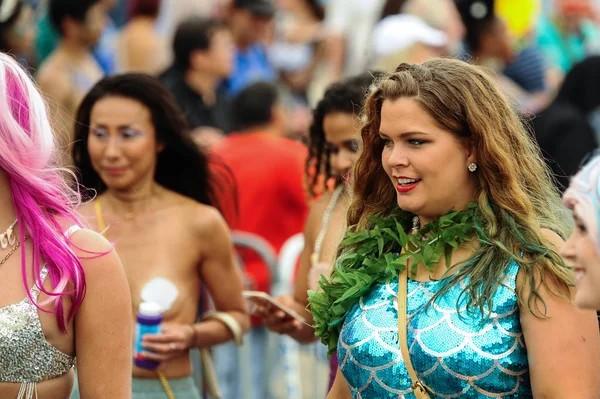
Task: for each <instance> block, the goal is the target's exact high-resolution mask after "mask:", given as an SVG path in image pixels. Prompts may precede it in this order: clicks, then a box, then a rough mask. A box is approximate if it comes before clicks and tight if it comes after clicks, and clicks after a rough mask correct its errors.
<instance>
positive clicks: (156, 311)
mask: <svg viewBox="0 0 600 399" xmlns="http://www.w3.org/2000/svg"><path fill="white" fill-rule="evenodd" d="M138 312H140V313H141V314H143V315H144V316H160V315H161V314H162V313H163V308H162V306H160V305H159V304H158V303H154V302H142V303H140V307H139V308H138Z"/></svg>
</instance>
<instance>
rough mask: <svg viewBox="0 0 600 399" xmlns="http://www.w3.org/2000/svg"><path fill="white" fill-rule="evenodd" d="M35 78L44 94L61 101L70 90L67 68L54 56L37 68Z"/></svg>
mask: <svg viewBox="0 0 600 399" xmlns="http://www.w3.org/2000/svg"><path fill="white" fill-rule="evenodd" d="M35 80H36V82H37V84H38V86H39V88H40V90H41V91H42V93H43V94H44V95H46V96H50V97H51V98H52V99H53V100H55V101H61V100H62V99H63V97H65V96H66V95H67V94H68V93H69V91H70V87H71V85H70V82H69V75H68V69H67V68H66V67H65V66H64V65H62V63H61V62H60V60H59V59H57V58H56V57H52V56H51V58H49V59H48V60H47V61H46V62H45V63H44V64H43V65H42V66H41V67H40V69H39V70H38V73H37V74H36V76H35Z"/></svg>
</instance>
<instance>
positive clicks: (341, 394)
mask: <svg viewBox="0 0 600 399" xmlns="http://www.w3.org/2000/svg"><path fill="white" fill-rule="evenodd" d="M334 356H335V355H334ZM327 399H352V393H350V388H349V387H348V383H347V382H346V379H345V378H344V376H343V375H342V371H341V370H340V368H339V367H338V369H337V373H336V374H335V380H334V381H333V386H332V387H331V390H330V391H329V394H328V395H327Z"/></svg>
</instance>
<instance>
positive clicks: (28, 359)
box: [0, 267, 75, 383]
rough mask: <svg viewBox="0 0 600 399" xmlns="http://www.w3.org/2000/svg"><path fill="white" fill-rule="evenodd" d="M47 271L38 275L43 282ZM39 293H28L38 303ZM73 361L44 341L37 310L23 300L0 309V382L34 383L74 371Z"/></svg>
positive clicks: (33, 290)
mask: <svg viewBox="0 0 600 399" xmlns="http://www.w3.org/2000/svg"><path fill="white" fill-rule="evenodd" d="M47 274H48V269H46V267H44V268H43V269H42V271H41V273H40V277H41V280H42V281H44V279H45V278H46V276H47ZM39 293H40V291H39V289H38V288H36V287H33V288H32V289H31V296H32V298H33V299H34V300H37V297H38V295H39ZM74 364H75V358H74V357H72V356H69V355H67V354H66V353H63V352H61V351H60V350H58V349H57V348H55V347H54V346H52V345H50V344H49V343H48V342H47V341H46V337H45V336H44V331H43V330H42V324H41V323H40V318H39V315H38V309H37V307H36V306H35V305H34V304H33V302H31V300H30V299H29V297H26V298H25V299H23V300H22V301H20V302H17V303H14V304H12V305H8V306H5V307H3V308H2V309H0V382H15V383H19V382H20V383H37V382H40V381H43V380H48V379H51V378H55V377H59V376H61V375H63V374H65V373H67V372H68V371H69V370H71V369H72V368H73V366H74Z"/></svg>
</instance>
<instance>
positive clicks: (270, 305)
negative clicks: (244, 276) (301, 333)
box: [242, 291, 306, 324]
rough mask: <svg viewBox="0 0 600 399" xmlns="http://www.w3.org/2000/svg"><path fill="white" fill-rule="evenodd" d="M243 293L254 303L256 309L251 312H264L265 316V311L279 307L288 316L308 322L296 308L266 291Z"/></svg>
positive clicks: (301, 321) (303, 322)
mask: <svg viewBox="0 0 600 399" xmlns="http://www.w3.org/2000/svg"><path fill="white" fill-rule="evenodd" d="M242 295H243V296H244V298H246V299H247V300H248V301H249V302H250V303H252V304H253V305H254V307H255V309H251V313H259V314H262V315H263V317H264V316H265V315H264V314H263V313H265V312H269V311H272V310H274V309H277V310H279V311H281V312H283V313H284V314H285V316H286V318H290V319H294V320H297V321H299V322H300V323H302V324H305V323H306V319H304V317H302V316H300V315H299V314H298V313H297V312H296V311H295V310H293V309H291V308H290V307H288V306H285V305H284V304H282V303H280V302H278V301H277V300H276V299H275V298H273V297H272V296H270V295H269V294H267V293H266V292H262V291H244V292H242ZM257 308H258V309H260V311H259V312H256V309H257Z"/></svg>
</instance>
